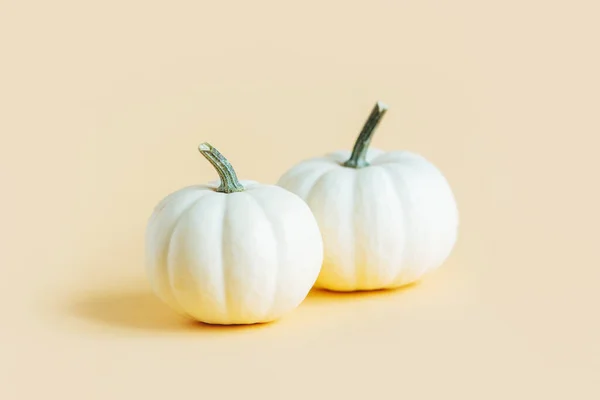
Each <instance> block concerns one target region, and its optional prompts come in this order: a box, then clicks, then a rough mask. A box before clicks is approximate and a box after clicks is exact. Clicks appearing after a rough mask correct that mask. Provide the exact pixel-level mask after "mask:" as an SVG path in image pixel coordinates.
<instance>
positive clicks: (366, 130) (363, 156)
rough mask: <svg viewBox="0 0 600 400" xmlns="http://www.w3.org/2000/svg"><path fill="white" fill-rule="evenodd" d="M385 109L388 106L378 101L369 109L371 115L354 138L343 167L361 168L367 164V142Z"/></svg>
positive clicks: (368, 142)
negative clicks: (350, 152) (352, 146)
mask: <svg viewBox="0 0 600 400" xmlns="http://www.w3.org/2000/svg"><path fill="white" fill-rule="evenodd" d="M387 109H388V106H386V105H385V104H383V103H382V102H380V101H378V102H377V103H376V104H375V107H373V111H371V115H369V118H368V119H367V121H366V122H365V124H364V126H363V128H362V131H360V135H358V138H357V139H356V143H354V148H353V149H352V155H351V156H350V158H349V159H348V161H346V162H345V163H344V166H345V167H350V168H363V167H368V166H369V163H368V162H367V150H368V149H369V144H370V143H371V138H372V137H373V133H374V132H375V128H377V125H379V121H381V118H382V117H383V115H384V114H385V112H386V111H387Z"/></svg>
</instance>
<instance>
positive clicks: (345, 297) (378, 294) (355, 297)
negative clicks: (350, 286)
mask: <svg viewBox="0 0 600 400" xmlns="http://www.w3.org/2000/svg"><path fill="white" fill-rule="evenodd" d="M420 284H421V282H420V281H417V282H413V283H410V284H408V285H404V286H401V287H399V288H394V289H377V290H359V291H354V292H335V291H332V290H327V289H318V288H313V289H312V290H311V291H310V293H308V296H307V297H306V300H305V301H306V302H307V303H334V302H341V301H344V302H345V301H359V300H363V299H374V298H384V297H396V296H399V295H400V294H402V293H406V292H408V291H410V290H412V289H414V288H416V287H417V286H419V285H420Z"/></svg>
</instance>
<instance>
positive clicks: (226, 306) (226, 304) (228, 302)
mask: <svg viewBox="0 0 600 400" xmlns="http://www.w3.org/2000/svg"><path fill="white" fill-rule="evenodd" d="M224 201H225V205H224V206H223V221H222V222H221V244H220V249H221V271H222V272H221V273H222V276H223V277H222V280H223V305H224V307H223V309H224V310H225V316H226V318H227V320H229V318H230V317H229V315H230V314H231V310H230V309H229V307H231V303H232V302H231V299H230V298H229V297H230V296H231V293H229V290H227V281H228V277H229V274H228V271H227V270H228V263H227V262H225V254H226V253H227V252H226V251H225V248H224V247H225V246H223V244H224V243H225V239H226V232H227V229H226V228H227V206H228V204H229V196H225V200H224Z"/></svg>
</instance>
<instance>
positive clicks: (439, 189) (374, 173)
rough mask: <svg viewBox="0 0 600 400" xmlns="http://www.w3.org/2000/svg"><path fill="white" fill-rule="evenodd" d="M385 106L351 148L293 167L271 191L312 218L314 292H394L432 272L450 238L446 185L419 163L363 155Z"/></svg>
mask: <svg viewBox="0 0 600 400" xmlns="http://www.w3.org/2000/svg"><path fill="white" fill-rule="evenodd" d="M386 110H387V106H385V105H384V104H382V103H377V104H376V106H375V108H374V109H373V111H372V113H371V115H370V117H369V118H368V120H367V122H366V124H365V126H364V128H363V130H362V132H361V134H360V135H359V137H358V139H357V141H356V144H355V146H354V149H353V151H352V152H349V151H337V152H333V153H329V154H327V155H325V156H324V157H316V158H311V159H308V160H305V161H303V162H300V163H299V164H298V165H296V166H294V167H292V168H291V169H290V170H289V171H288V172H286V173H285V174H284V175H283V176H282V177H281V178H280V180H279V181H278V183H277V184H278V185H279V186H281V187H283V188H285V189H287V190H289V191H292V192H294V193H296V194H297V195H299V196H300V197H302V198H303V199H304V200H305V201H306V202H307V204H308V205H309V207H310V208H311V210H312V211H313V214H314V215H315V217H316V219H317V222H318V224H319V227H320V230H321V234H322V236H323V241H324V248H325V256H324V261H323V266H322V269H321V272H320V275H319V277H318V279H317V282H316V283H315V286H316V287H320V288H325V289H329V290H335V291H355V290H374V289H385V288H395V287H400V286H403V285H407V284H410V283H413V282H415V281H417V280H419V279H420V278H421V277H422V276H423V275H424V274H425V273H427V272H429V271H432V270H434V269H436V268H437V267H439V266H440V265H441V264H442V263H443V262H444V261H445V260H446V258H447V257H448V256H449V254H450V252H451V250H452V248H453V247H454V244H455V241H456V239H457V230H458V210H457V206H456V203H455V198H454V196H453V193H452V190H451V188H450V186H449V184H448V181H447V180H446V179H445V177H444V176H443V175H442V174H441V173H440V171H439V170H438V169H437V168H436V167H435V166H434V165H433V164H431V163H430V162H428V161H427V160H426V159H425V158H423V157H422V156H419V155H417V154H414V153H411V152H407V151H391V152H383V151H381V150H377V149H368V146H369V143H370V140H371V137H372V134H373V132H374V130H375V128H376V126H377V124H378V123H379V121H380V119H381V117H382V116H383V115H384V114H385V112H386Z"/></svg>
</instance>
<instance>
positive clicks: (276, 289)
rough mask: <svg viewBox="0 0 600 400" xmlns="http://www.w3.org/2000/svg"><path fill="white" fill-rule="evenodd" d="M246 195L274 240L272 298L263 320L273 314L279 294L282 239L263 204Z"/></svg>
mask: <svg viewBox="0 0 600 400" xmlns="http://www.w3.org/2000/svg"><path fill="white" fill-rule="evenodd" d="M248 196H249V197H251V198H252V200H253V201H254V203H256V205H257V207H258V208H259V209H260V211H261V213H262V215H263V217H264V218H265V219H266V220H267V221H268V225H269V227H270V228H271V233H272V235H273V240H274V244H275V273H274V274H273V281H274V289H273V296H272V300H271V305H270V306H269V308H268V310H267V311H266V313H265V315H264V316H263V318H262V319H263V320H266V319H268V318H269V316H270V315H272V314H273V311H274V309H275V306H276V305H277V298H278V295H279V282H278V280H279V269H280V268H281V253H282V251H281V250H280V249H279V247H280V246H281V245H282V241H280V240H279V238H280V237H282V234H281V232H277V230H278V229H277V228H276V226H277V224H274V223H273V221H272V220H271V218H270V214H269V213H268V212H267V211H266V209H265V207H264V204H262V202H260V201H259V200H258V199H257V198H256V197H254V196H252V195H251V194H250V193H248ZM283 243H285V241H283Z"/></svg>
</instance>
